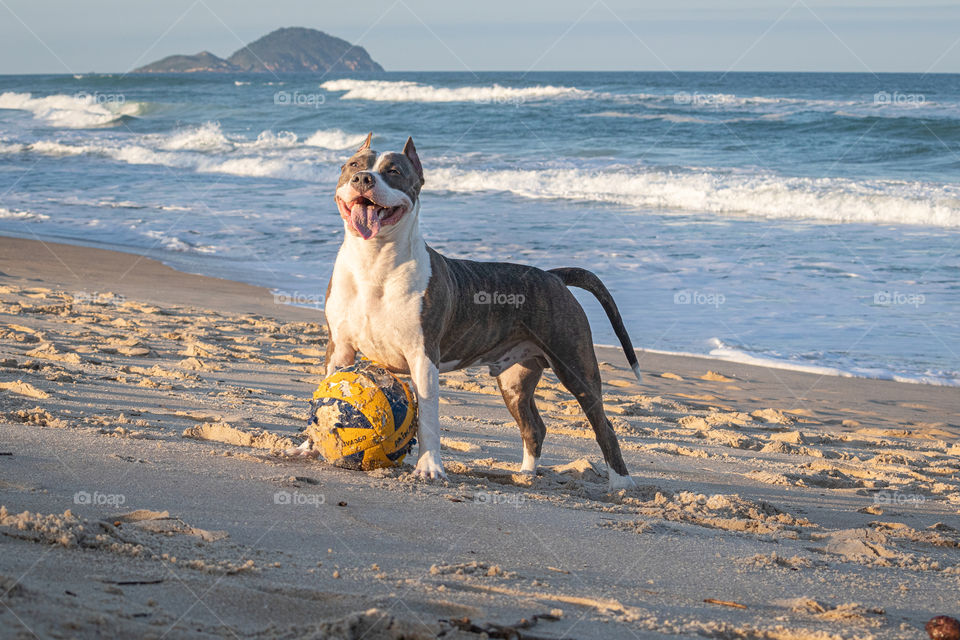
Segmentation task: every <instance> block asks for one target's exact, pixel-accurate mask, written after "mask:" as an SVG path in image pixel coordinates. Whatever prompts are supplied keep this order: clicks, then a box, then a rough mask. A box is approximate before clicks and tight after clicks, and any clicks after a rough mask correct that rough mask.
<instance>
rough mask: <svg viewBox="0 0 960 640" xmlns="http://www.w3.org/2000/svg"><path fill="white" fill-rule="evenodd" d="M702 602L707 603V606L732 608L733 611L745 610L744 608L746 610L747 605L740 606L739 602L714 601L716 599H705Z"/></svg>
mask: <svg viewBox="0 0 960 640" xmlns="http://www.w3.org/2000/svg"><path fill="white" fill-rule="evenodd" d="M704 602H707V603H709V604H719V605H722V606H724V607H733V608H734V609H746V608H747V605H745V604H740V603H739V602H730V601H729V600H716V599H714V598H706V599H704Z"/></svg>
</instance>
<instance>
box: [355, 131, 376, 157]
mask: <svg viewBox="0 0 960 640" xmlns="http://www.w3.org/2000/svg"><path fill="white" fill-rule="evenodd" d="M372 139H373V131H371V132H370V133H368V134H367V139H366V140H364V141H363V144H362V145H360V148H359V149H357V153H360V152H361V151H363V150H364V149H369V148H370V141H371V140H372Z"/></svg>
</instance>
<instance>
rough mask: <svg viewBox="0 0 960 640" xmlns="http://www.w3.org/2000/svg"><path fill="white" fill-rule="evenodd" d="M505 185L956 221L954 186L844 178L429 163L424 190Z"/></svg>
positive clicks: (858, 218) (879, 219)
mask: <svg viewBox="0 0 960 640" xmlns="http://www.w3.org/2000/svg"><path fill="white" fill-rule="evenodd" d="M437 184H440V185H443V190H445V191H455V192H477V191H505V192H509V193H513V194H516V195H518V196H522V197H526V198H536V199H539V198H562V199H572V200H588V201H596V202H613V203H619V204H626V205H631V206H635V207H639V208H643V209H654V210H666V211H673V212H678V211H679V212H692V213H697V212H714V213H722V214H731V215H746V216H759V217H764V218H774V219H776V218H784V219H810V220H820V221H825V222H837V223H843V222H848V223H849V222H856V223H897V224H917V225H929V226H938V227H958V226H960V191H958V189H957V188H956V187H955V186H950V185H933V184H926V183H919V182H902V181H880V180H877V181H864V182H857V181H852V180H847V179H842V178H821V179H812V178H792V177H783V176H778V175H775V174H755V173H730V172H727V173H724V172H720V171H711V170H690V171H643V170H638V169H636V168H631V167H609V168H606V169H603V170H595V171H587V170H582V169H541V170H534V169H521V170H514V169H506V170H483V171H480V170H472V171H471V170H462V169H457V168H445V169H443V168H442V169H434V170H432V171H429V172H428V173H427V180H426V186H425V188H426V189H430V188H432V186H433V185H437Z"/></svg>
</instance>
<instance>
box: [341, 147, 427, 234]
mask: <svg viewBox="0 0 960 640" xmlns="http://www.w3.org/2000/svg"><path fill="white" fill-rule="evenodd" d="M372 137H373V134H372V133H371V134H370V135H368V136H367V139H366V141H365V142H364V143H363V144H362V145H361V146H360V148H359V149H357V152H356V153H354V154H353V155H352V156H351V157H350V159H349V160H347V162H346V163H345V164H344V165H343V166H342V167H341V168H340V181H339V182H337V192H336V195H335V197H334V198H335V200H336V202H337V209H339V211H340V217H341V218H343V220H344V222H345V225H344V226H345V227H346V229H347V233H352V234H354V235H356V236H359V237H361V238H363V239H364V240H369V239H370V238H372V237H374V236H375V235H377V234H378V233H380V232H381V229H383V232H384V233H385V234H386V233H390V232H391V230H390V228H391V227H393V228H396V225H398V224H399V223H400V222H402V221H404V220H406V219H408V218H409V217H411V216H410V215H409V214H410V213H411V212H413V211H414V210H415V207H416V204H417V200H418V199H419V197H420V187H422V186H423V167H422V166H421V165H420V158H419V157H417V149H416V147H414V146H413V139H412V138H407V143H406V144H405V145H403V151H402V152H400V153H396V152H394V151H391V152H387V153H383V154H380V153H377V152H376V151H374V150H373V149H371V148H370V139H371V138H372Z"/></svg>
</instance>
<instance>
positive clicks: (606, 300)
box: [550, 267, 643, 382]
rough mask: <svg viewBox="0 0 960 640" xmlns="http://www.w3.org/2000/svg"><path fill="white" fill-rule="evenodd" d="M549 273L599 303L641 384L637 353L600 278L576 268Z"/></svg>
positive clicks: (566, 268) (614, 303)
mask: <svg viewBox="0 0 960 640" xmlns="http://www.w3.org/2000/svg"><path fill="white" fill-rule="evenodd" d="M550 273H553V274H555V275H557V276H560V279H561V280H563V284H565V285H566V286H568V287H577V288H578V289H583V290H585V291H589V292H590V293H592V294H593V295H594V297H596V299H597V300H599V301H600V305H601V306H602V307H603V310H604V311H606V312H607V318H608V319H609V320H610V324H612V325H613V332H614V333H615V334H617V338H619V339H620V346H622V347H623V354H624V355H625V356H627V362H629V363H630V368H631V369H633V374H634V375H635V376H637V380H639V381H640V382H643V380H642V379H641V378H640V363H639V362H637V353H636V351H634V350H633V343H632V342H631V341H630V336H629V334H627V330H626V328H624V326H623V319H622V318H621V317H620V310H619V309H617V303H616V302H614V301H613V296H612V295H610V292H609V291H607V288H606V287H605V286H604V284H603V282H601V281H600V278H598V277H597V276H596V274H594V273H593V272H591V271H587V270H586V269H579V268H577V267H561V268H559V269H550Z"/></svg>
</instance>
